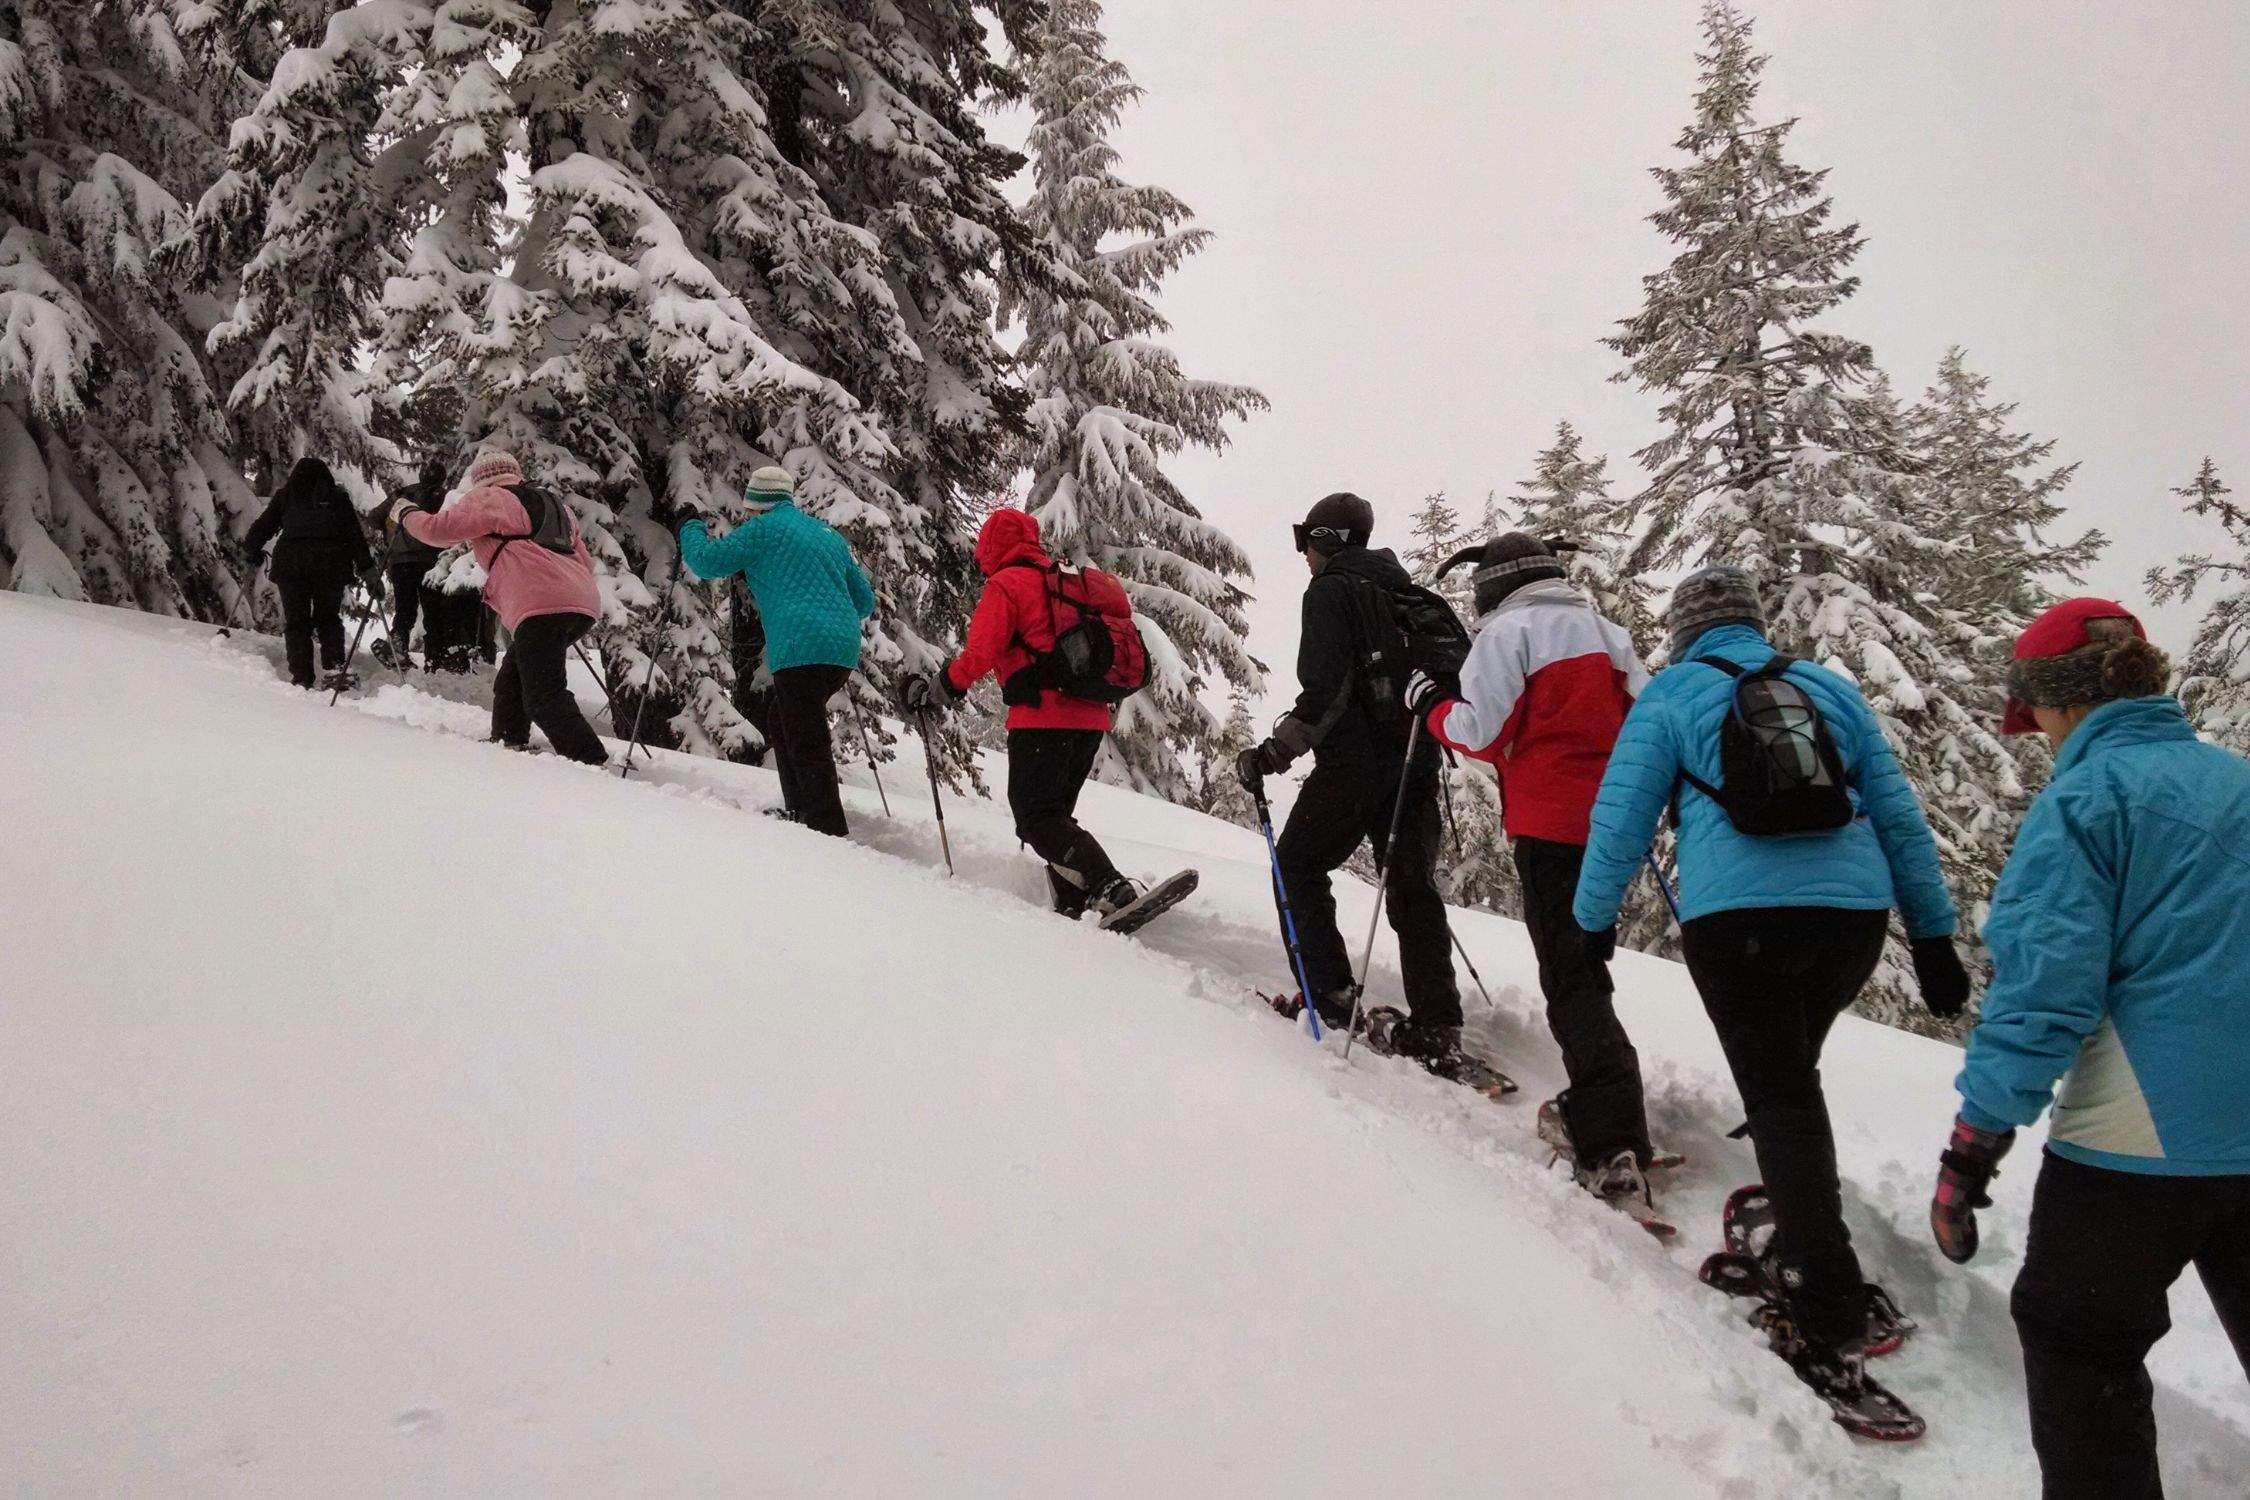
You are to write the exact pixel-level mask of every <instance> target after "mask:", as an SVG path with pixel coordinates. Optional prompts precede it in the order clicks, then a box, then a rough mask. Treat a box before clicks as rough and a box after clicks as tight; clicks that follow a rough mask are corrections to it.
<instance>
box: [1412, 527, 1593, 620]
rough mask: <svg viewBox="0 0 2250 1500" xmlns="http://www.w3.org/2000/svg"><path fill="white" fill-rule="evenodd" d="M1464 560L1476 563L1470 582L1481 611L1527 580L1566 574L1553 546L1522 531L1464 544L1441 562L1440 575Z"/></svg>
mask: <svg viewBox="0 0 2250 1500" xmlns="http://www.w3.org/2000/svg"><path fill="white" fill-rule="evenodd" d="M1465 562H1474V563H1475V564H1476V565H1477V570H1476V572H1474V573H1472V574H1470V575H1469V583H1470V586H1471V587H1472V588H1473V589H1474V590H1475V591H1476V603H1477V613H1478V614H1480V615H1485V614H1490V613H1491V612H1492V611H1494V610H1496V609H1498V608H1499V607H1500V604H1501V601H1502V600H1504V599H1506V598H1507V597H1508V596H1509V595H1510V594H1512V593H1514V592H1515V591H1516V590H1517V589H1520V588H1522V587H1523V586H1524V585H1525V584H1527V583H1532V582H1535V581H1537V580H1539V579H1541V578H1562V577H1566V576H1567V570H1566V569H1565V568H1564V567H1563V560H1562V559H1561V558H1559V557H1557V556H1556V555H1555V551H1554V549H1553V548H1552V547H1549V546H1548V545H1547V544H1546V543H1545V542H1543V541H1541V540H1539V538H1537V537H1535V536H1530V535H1528V534H1526V533H1524V532H1521V531H1509V532H1503V533H1502V534H1501V535H1499V536H1496V537H1494V538H1493V539H1492V540H1491V541H1489V542H1483V543H1480V544H1479V545H1477V546H1474V547H1464V548H1462V549H1461V550H1460V551H1459V552H1456V553H1454V554H1453V555H1452V556H1451V557H1449V558H1447V559H1446V560H1445V561H1444V562H1443V563H1442V564H1440V565H1439V567H1438V570H1437V576H1438V577H1440V578H1443V577H1444V576H1445V575H1446V574H1448V573H1450V572H1452V571H1453V570H1454V569H1455V568H1457V567H1459V566H1461V564H1463V563H1465Z"/></svg>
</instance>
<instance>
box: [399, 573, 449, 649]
mask: <svg viewBox="0 0 2250 1500" xmlns="http://www.w3.org/2000/svg"><path fill="white" fill-rule="evenodd" d="M384 571H385V572H386V573H387V574H389V576H390V583H391V649H393V650H394V651H397V652H398V653H399V654H400V655H401V656H402V657H403V656H404V655H405V653H406V648H407V645H408V643H409V642H410V641H411V640H412V639H413V636H414V622H415V621H416V620H417V619H420V620H422V621H423V622H424V623H423V626H422V659H423V660H424V661H427V660H429V659H430V657H431V656H433V655H435V654H436V650H437V640H436V635H437V629H436V626H437V622H438V611H439V610H440V609H441V608H442V607H443V606H442V604H441V603H440V601H441V600H443V599H444V597H445V596H444V595H443V594H440V593H439V592H438V591H437V590H436V589H433V588H431V587H430V586H429V585H428V584H426V583H424V582H423V581H422V579H423V578H424V577H425V576H426V575H427V574H428V573H429V571H430V565H429V564H428V563H392V564H391V565H390V567H389V568H387V569H385V570H384Z"/></svg>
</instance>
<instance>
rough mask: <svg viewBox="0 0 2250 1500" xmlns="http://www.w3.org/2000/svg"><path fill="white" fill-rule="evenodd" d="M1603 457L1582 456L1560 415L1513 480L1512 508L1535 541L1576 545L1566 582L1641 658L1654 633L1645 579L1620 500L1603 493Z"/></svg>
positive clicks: (1605, 472)
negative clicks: (1525, 471)
mask: <svg viewBox="0 0 2250 1500" xmlns="http://www.w3.org/2000/svg"><path fill="white" fill-rule="evenodd" d="M1608 471H1609V459H1608V458H1607V457H1604V456H1591V457H1589V456H1588V455H1587V454H1586V452H1585V440H1584V439H1583V438H1582V437H1580V436H1579V433H1578V429H1577V428H1575V427H1573V426H1571V425H1570V423H1568V422H1558V423H1556V424H1555V440H1554V442H1553V443H1552V444H1550V445H1549V446H1548V447H1547V448H1545V449H1544V450H1542V451H1541V452H1540V454H1539V456H1538V457H1537V458H1536V459H1534V460H1533V461H1532V473H1531V477H1530V478H1529V479H1526V480H1524V481H1522V482H1521V483H1519V484H1518V485H1517V486H1516V494H1515V504H1516V513H1517V515H1518V516H1519V517H1520V518H1521V519H1520V520H1519V521H1518V523H1517V524H1518V525H1520V526H1521V527H1522V528H1523V529H1524V530H1525V531H1527V532H1529V533H1531V534H1532V535H1533V536H1536V537H1538V538H1540V539H1541V540H1543V541H1549V542H1555V541H1566V542H1574V543H1576V544H1577V549H1576V550H1575V551H1573V552H1571V553H1570V554H1569V571H1570V579H1571V582H1573V583H1575V584H1577V585H1578V586H1579V587H1580V588H1582V589H1584V590H1585V591H1586V593H1587V595H1588V597H1590V598H1591V599H1592V600H1593V601H1594V607H1595V608H1596V609H1598V610H1600V611H1601V612H1602V613H1603V614H1604V615H1606V616H1608V617H1609V618H1610V619H1612V620H1615V621H1616V622H1617V623H1618V624H1620V625H1622V626H1624V627H1625V628H1626V630H1628V631H1629V632H1631V634H1632V637H1633V644H1634V645H1635V646H1636V647H1638V648H1639V650H1640V652H1641V654H1642V656H1643V657H1644V658H1645V657H1646V656H1647V655H1648V654H1649V653H1650V652H1651V651H1653V650H1654V649H1655V648H1656V645H1657V642H1658V639H1659V632H1658V629H1657V624H1656V616H1655V614H1654V612H1653V611H1652V609H1651V608H1650V605H1649V596H1650V594H1651V592H1652V590H1651V588H1650V585H1649V583H1648V581H1647V579H1646V578H1644V577H1642V576H1641V575H1640V574H1639V573H1638V572H1636V571H1635V570H1634V569H1633V567H1632V562H1631V554H1632V543H1633V537H1632V533H1631V530H1630V528H1629V527H1628V526H1627V525H1626V524H1625V520H1624V507H1623V506H1622V505H1621V504H1620V502H1618V501H1617V500H1615V499H1613V498H1612V497H1611V496H1610V493H1609V484H1610V480H1609V472H1608Z"/></svg>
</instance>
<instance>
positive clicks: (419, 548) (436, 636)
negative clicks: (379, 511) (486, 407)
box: [383, 458, 446, 670]
mask: <svg viewBox="0 0 2250 1500" xmlns="http://www.w3.org/2000/svg"><path fill="white" fill-rule="evenodd" d="M445 491H446V483H445V466H444V464H443V463H442V462H440V461H439V460H437V459H434V458H433V459H431V460H430V461H429V462H428V463H426V464H424V465H423V466H422V474H421V477H420V479H418V480H417V481H416V482H415V485H414V488H413V489H412V490H410V491H408V492H407V493H408V498H409V499H411V500H412V501H413V502H414V504H415V506H416V507H417V508H418V509H421V510H436V509H437V508H438V507H439V506H441V505H443V504H444V503H445ZM390 534H391V535H390V545H389V546H388V547H386V548H385V549H384V552H383V571H384V572H385V574H387V575H388V576H389V578H390V584H391V631H390V645H389V647H388V650H389V651H390V653H391V656H392V658H393V660H392V664H393V665H394V666H399V667H404V666H406V665H407V664H408V663H409V661H410V660H411V658H410V657H409V656H408V655H407V646H408V644H409V643H410V641H411V640H412V638H413V635H414V623H415V620H416V618H417V617H419V618H420V619H421V622H422V660H423V663H424V664H425V665H426V666H429V667H430V668H432V669H433V670H434V669H435V668H436V666H437V658H438V654H439V653H440V652H441V651H442V650H443V649H444V645H445V640H444V624H443V623H442V622H443V620H444V618H445V595H444V594H443V593H442V592H441V591H440V590H438V589H437V588H435V587H434V586H432V585H431V584H430V582H429V581H428V580H429V573H430V569H431V568H433V567H435V566H437V560H438V559H439V558H440V557H442V556H444V549H443V548H442V547H433V546H431V545H430V544H429V543H428V542H423V541H417V540H415V538H414V536H413V534H412V533H410V532H409V531H407V529H406V528H405V527H403V526H393V527H391V528H390Z"/></svg>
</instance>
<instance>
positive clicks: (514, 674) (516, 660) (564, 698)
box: [492, 614, 609, 766]
mask: <svg viewBox="0 0 2250 1500" xmlns="http://www.w3.org/2000/svg"><path fill="white" fill-rule="evenodd" d="M593 627H594V617H593V616H592V615H578V614H559V615H533V616H532V617H531V618H530V619H528V620H525V621H524V622H523V623H522V624H520V625H518V626H517V627H516V629H515V635H514V637H513V638H512V639H511V640H510V641H509V642H508V654H507V655H506V656H504V657H503V658H501V661H500V673H499V675H498V676H497V677H495V678H493V679H492V737H493V738H494V739H496V740H499V741H501V742H502V743H504V744H509V745H528V744H530V743H531V726H532V725H534V724H537V725H538V726H539V727H540V728H541V729H543V730H545V731H546V732H547V740H548V743H550V744H552V745H553V746H554V747H555V750H556V753H557V754H560V755H567V756H569V757H570V758H571V759H572V760H576V761H583V762H585V763H586V764H587V765H590V766H598V765H601V764H602V763H603V762H604V761H606V760H608V759H609V752H608V751H607V750H605V749H603V748H602V741H601V736H600V735H598V734H596V733H594V727H593V726H592V725H591V724H588V723H587V722H586V716H585V714H583V713H581V712H579V708H578V700H577V699H576V698H573V697H571V696H570V683H569V663H570V648H571V647H572V646H574V645H576V644H577V643H578V639H579V637H581V636H583V635H584V634H585V633H586V632H587V631H589V630H591V629H593Z"/></svg>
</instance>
